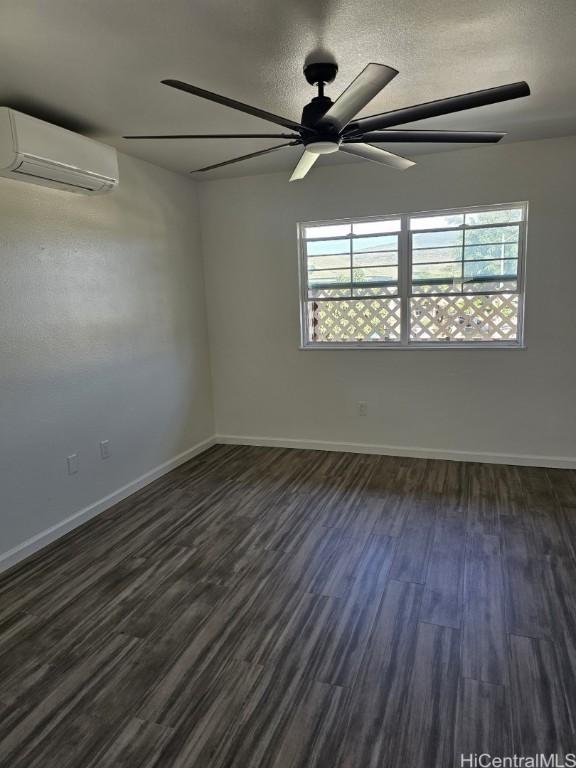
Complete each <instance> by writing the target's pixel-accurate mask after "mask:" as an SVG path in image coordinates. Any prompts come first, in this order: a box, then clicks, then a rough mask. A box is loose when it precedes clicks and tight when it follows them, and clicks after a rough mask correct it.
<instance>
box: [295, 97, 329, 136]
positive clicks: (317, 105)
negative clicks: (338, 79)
mask: <svg viewBox="0 0 576 768" xmlns="http://www.w3.org/2000/svg"><path fill="white" fill-rule="evenodd" d="M331 106H332V99H330V98H328V96H315V97H314V98H313V99H312V101H311V102H310V103H309V104H306V106H305V107H304V109H303V110H302V119H301V120H300V122H301V123H302V125H305V126H306V127H307V128H313V127H314V126H315V125H316V123H317V122H318V121H319V120H320V119H321V118H323V117H324V115H325V114H326V112H328V110H329V109H330V107H331Z"/></svg>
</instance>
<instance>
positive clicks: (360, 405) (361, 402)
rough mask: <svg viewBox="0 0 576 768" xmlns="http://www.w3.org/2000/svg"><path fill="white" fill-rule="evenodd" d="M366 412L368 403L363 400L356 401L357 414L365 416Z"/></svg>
mask: <svg viewBox="0 0 576 768" xmlns="http://www.w3.org/2000/svg"><path fill="white" fill-rule="evenodd" d="M367 413H368V403H367V402H366V401H365V400H359V401H358V415H359V416H366V415H367Z"/></svg>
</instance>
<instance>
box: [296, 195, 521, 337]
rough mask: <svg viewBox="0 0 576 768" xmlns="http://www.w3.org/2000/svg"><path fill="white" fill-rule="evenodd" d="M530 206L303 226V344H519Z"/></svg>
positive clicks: (481, 208)
mask: <svg viewBox="0 0 576 768" xmlns="http://www.w3.org/2000/svg"><path fill="white" fill-rule="evenodd" d="M526 214H527V204H526V203H514V204H508V205H493V206H483V207H478V208H465V209H457V210H450V211H431V212H427V213H418V214H402V215H393V216H383V217H374V218H370V219H353V220H349V219H347V220H341V221H333V222H309V223H304V224H300V225H299V237H300V251H301V283H302V286H301V287H302V343H303V345H304V346H306V347H310V346H324V347H330V346H342V345H344V346H346V345H348V346H357V345H362V346H390V347H397V348H398V347H422V346H434V347H438V346H442V345H450V346H458V345H459V346H468V345H472V346H482V345H487V344H488V345H490V346H494V345H500V346H518V345H520V344H521V343H522V310H523V307H522V304H523V284H524V249H525V240H526V238H525V227H526Z"/></svg>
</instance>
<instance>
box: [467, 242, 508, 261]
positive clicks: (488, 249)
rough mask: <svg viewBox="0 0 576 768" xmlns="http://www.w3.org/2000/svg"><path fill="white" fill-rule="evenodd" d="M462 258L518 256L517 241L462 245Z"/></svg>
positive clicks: (505, 257)
mask: <svg viewBox="0 0 576 768" xmlns="http://www.w3.org/2000/svg"><path fill="white" fill-rule="evenodd" d="M464 258H465V259H466V260H471V259H516V258H518V243H507V244H505V245H502V243H492V244H490V245H467V246H465V247H464Z"/></svg>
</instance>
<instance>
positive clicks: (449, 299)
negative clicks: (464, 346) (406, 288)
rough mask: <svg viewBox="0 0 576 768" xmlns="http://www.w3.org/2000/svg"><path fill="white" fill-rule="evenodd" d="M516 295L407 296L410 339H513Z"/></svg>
mask: <svg viewBox="0 0 576 768" xmlns="http://www.w3.org/2000/svg"><path fill="white" fill-rule="evenodd" d="M518 307H519V299H518V296H517V295H515V294H506V293H501V294H494V295H490V296H417V297H415V298H412V299H410V340H411V341H413V342H418V341H420V342H425V343H431V342H446V341H454V342H466V341H516V340H517V338H518Z"/></svg>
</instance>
